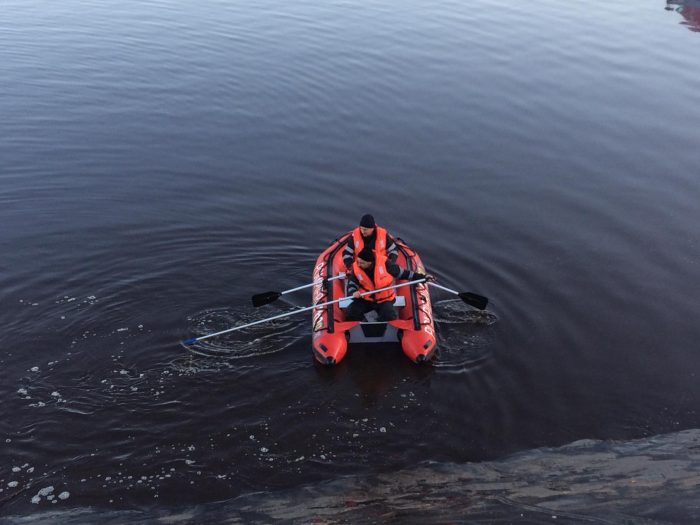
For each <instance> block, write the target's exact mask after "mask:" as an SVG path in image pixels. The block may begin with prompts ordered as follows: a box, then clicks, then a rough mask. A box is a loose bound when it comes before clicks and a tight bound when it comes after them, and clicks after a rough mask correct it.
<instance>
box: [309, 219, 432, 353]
mask: <svg viewBox="0 0 700 525" xmlns="http://www.w3.org/2000/svg"><path fill="white" fill-rule="evenodd" d="M349 235H351V232H348V233H346V234H345V235H343V236H342V237H340V238H338V239H336V240H335V241H334V242H333V243H332V244H331V245H330V246H329V247H328V248H326V249H325V250H324V251H323V253H322V254H321V255H319V256H318V259H317V260H316V266H315V267H314V272H313V279H314V281H316V282H319V284H316V285H314V287H313V304H319V305H320V304H322V303H327V302H331V301H335V300H337V299H340V298H342V297H346V295H347V294H346V292H345V285H346V280H345V279H337V278H336V279H333V280H330V281H329V279H331V278H333V277H336V276H337V275H338V274H339V273H341V272H345V265H344V264H343V254H342V252H343V248H344V247H345V242H346V241H347V239H348V236H349ZM396 245H397V246H398V251H399V257H398V259H397V260H396V263H397V264H398V265H399V266H401V267H402V268H405V269H407V270H414V271H417V272H420V273H425V268H424V267H423V263H422V262H421V260H420V257H419V256H418V254H417V253H416V252H415V251H414V250H412V249H411V248H409V247H408V245H407V244H406V243H405V242H404V241H402V240H401V239H396ZM402 282H407V281H397V282H395V284H401V283H402ZM395 292H396V300H395V302H394V307H395V308H396V309H397V312H398V319H396V320H394V321H388V322H379V321H377V320H376V312H370V313H368V314H367V315H366V316H365V319H366V320H365V321H362V322H360V321H346V320H345V314H344V311H345V308H347V306H348V305H349V304H350V302H351V300H350V299H348V300H347V301H340V302H336V303H334V304H329V305H325V306H321V307H319V308H315V309H313V310H312V313H313V317H312V331H313V352H314V357H315V358H316V359H317V360H318V361H319V362H320V363H323V364H324V365H334V364H337V363H339V362H340V361H341V360H342V359H343V357H345V354H346V353H347V351H348V343H385V342H400V343H401V348H402V349H403V352H404V354H406V356H407V357H408V358H409V359H410V360H411V361H413V362H414V363H423V362H425V361H429V360H430V359H431V358H432V357H433V356H434V354H435V349H436V341H435V326H434V325H433V312H432V306H431V304H430V294H429V293H428V286H427V283H425V282H422V283H418V284H412V285H408V286H402V287H400V288H397V289H396V290H395Z"/></svg>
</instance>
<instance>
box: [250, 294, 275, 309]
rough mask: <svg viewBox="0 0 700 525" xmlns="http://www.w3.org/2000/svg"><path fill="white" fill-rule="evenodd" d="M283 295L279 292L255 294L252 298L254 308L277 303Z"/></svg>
mask: <svg viewBox="0 0 700 525" xmlns="http://www.w3.org/2000/svg"><path fill="white" fill-rule="evenodd" d="M281 295H282V294H281V293H279V292H264V293H259V294H255V295H254V296H253V297H251V299H252V300H253V306H255V307H256V308H257V307H258V306H263V305H265V304H270V303H271V302H273V301H276V300H277V299H279V297H280V296H281Z"/></svg>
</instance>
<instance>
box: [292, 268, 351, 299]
mask: <svg viewBox="0 0 700 525" xmlns="http://www.w3.org/2000/svg"><path fill="white" fill-rule="evenodd" d="M344 277H345V274H344V273H343V272H340V273H339V274H338V275H336V276H335V277H329V278H328V281H335V280H336V279H342V278H344ZM323 281H324V279H317V280H315V281H314V282H312V283H309V284H305V285H303V286H297V287H296V288H290V289H289V290H285V291H284V292H280V295H284V294H288V293H292V292H298V291H299V290H303V289H304V288H311V287H312V286H316V285H317V284H321V283H322V282H323Z"/></svg>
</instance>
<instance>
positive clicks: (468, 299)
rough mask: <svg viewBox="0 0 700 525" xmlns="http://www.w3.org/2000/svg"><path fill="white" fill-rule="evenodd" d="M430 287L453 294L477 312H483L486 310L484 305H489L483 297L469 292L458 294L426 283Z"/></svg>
mask: <svg viewBox="0 0 700 525" xmlns="http://www.w3.org/2000/svg"><path fill="white" fill-rule="evenodd" d="M428 284H429V285H430V286H434V287H435V288H440V290H445V291H446V292H450V293H453V294H455V295H458V296H459V298H460V299H461V300H462V301H464V302H465V303H467V304H468V305H470V306H473V307H474V308H478V309H479V310H483V309H484V308H486V305H487V304H489V300H488V299H487V298H486V297H484V296H483V295H479V294H475V293H471V292H458V291H457V290H451V289H450V288H445V287H444V286H440V285H439V284H436V283H434V282H430V283H428Z"/></svg>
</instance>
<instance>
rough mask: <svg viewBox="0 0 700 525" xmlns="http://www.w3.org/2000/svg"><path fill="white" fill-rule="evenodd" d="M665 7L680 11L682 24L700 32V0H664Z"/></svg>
mask: <svg viewBox="0 0 700 525" xmlns="http://www.w3.org/2000/svg"><path fill="white" fill-rule="evenodd" d="M666 9H669V10H674V11H676V12H678V13H680V14H681V15H682V16H683V22H681V23H682V24H683V25H684V26H686V27H687V28H688V29H690V30H691V31H695V32H700V0H666Z"/></svg>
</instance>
